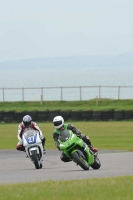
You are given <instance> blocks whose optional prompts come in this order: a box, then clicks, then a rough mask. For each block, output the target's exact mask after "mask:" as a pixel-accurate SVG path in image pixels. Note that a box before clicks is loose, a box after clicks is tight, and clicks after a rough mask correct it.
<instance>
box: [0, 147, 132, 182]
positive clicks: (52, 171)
mask: <svg viewBox="0 0 133 200" xmlns="http://www.w3.org/2000/svg"><path fill="white" fill-rule="evenodd" d="M60 154H61V152H59V151H58V150H47V152H46V154H45V155H44V161H43V168H42V169H35V166H34V164H33V163H32V162H31V161H30V159H29V158H26V155H25V153H24V152H20V151H17V150H0V184H8V183H9V184H10V183H28V182H40V181H47V180H78V179H90V178H102V177H104V178H105V177H115V176H126V175H133V152H128V151H113V150H112V151H102V150H101V151H99V155H98V157H99V159H100V161H101V168H100V169H98V170H94V169H92V168H91V167H90V170H89V171H84V170H83V169H82V168H81V167H80V166H76V164H75V163H74V162H72V161H71V162H69V163H64V162H62V161H61V160H60Z"/></svg>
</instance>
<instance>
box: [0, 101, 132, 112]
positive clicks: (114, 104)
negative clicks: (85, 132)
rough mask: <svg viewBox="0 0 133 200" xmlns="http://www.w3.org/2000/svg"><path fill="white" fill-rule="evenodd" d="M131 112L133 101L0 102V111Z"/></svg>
mask: <svg viewBox="0 0 133 200" xmlns="http://www.w3.org/2000/svg"><path fill="white" fill-rule="evenodd" d="M59 109H60V110H103V111H104V110H112V109H113V110H133V100H112V99H99V100H97V99H92V100H88V101H43V102H42V104H41V102H37V101H33V102H22V101H21V102H4V103H3V102H0V110H1V111H11V110H15V111H17V112H21V111H33V110H38V111H44V110H50V111H51V110H59Z"/></svg>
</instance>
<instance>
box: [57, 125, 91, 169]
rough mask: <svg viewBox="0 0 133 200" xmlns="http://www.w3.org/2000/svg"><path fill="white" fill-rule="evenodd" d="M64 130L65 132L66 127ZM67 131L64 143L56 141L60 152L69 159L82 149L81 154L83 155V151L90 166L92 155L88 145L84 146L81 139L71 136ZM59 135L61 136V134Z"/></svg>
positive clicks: (70, 132) (71, 133) (74, 135)
mask: <svg viewBox="0 0 133 200" xmlns="http://www.w3.org/2000/svg"><path fill="white" fill-rule="evenodd" d="M64 128H65V130H67V125H66V126H65V127H64ZM68 131H69V134H68V137H66V141H63V142H62V141H61V140H60V139H58V142H59V143H60V150H61V151H63V152H64V153H65V154H66V155H67V156H68V157H69V158H71V155H72V154H73V153H74V152H77V151H78V149H82V152H83V153H84V151H85V153H86V156H87V162H88V165H89V166H90V165H92V164H93V163H94V154H93V153H91V151H90V149H89V147H88V145H87V144H85V143H84V142H83V140H82V139H80V138H79V137H77V136H76V134H73V132H72V131H71V130H68ZM59 134H61V132H60V133H59ZM62 134H63V131H62ZM83 147H85V148H83ZM83 149H84V150H83Z"/></svg>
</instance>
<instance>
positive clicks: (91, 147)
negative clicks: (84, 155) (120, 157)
mask: <svg viewBox="0 0 133 200" xmlns="http://www.w3.org/2000/svg"><path fill="white" fill-rule="evenodd" d="M90 150H91V151H92V152H93V153H96V152H98V149H97V148H95V147H93V146H90Z"/></svg>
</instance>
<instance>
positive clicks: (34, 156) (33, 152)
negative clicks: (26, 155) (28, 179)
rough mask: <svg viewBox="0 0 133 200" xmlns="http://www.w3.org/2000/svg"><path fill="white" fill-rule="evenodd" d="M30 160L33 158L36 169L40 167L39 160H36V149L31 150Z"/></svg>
mask: <svg viewBox="0 0 133 200" xmlns="http://www.w3.org/2000/svg"><path fill="white" fill-rule="evenodd" d="M32 160H33V162H34V164H35V167H36V169H40V165H39V160H38V156H37V152H36V150H34V151H32Z"/></svg>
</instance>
